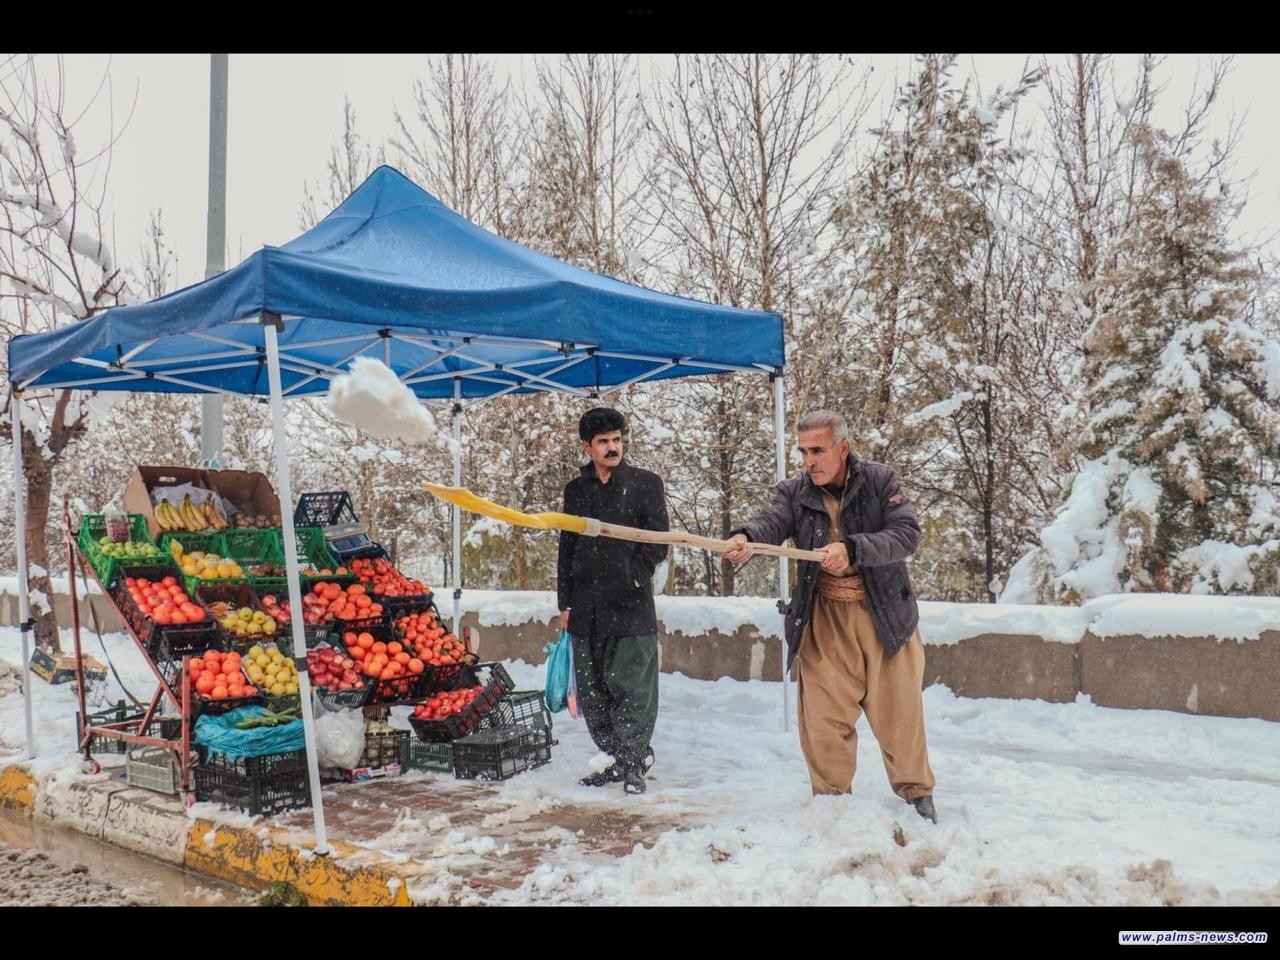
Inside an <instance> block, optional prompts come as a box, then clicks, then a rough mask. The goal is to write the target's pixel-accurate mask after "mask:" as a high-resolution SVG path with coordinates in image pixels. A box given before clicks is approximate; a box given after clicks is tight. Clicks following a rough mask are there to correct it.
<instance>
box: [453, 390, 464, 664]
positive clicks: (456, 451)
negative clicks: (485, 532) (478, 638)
mask: <svg viewBox="0 0 1280 960" xmlns="http://www.w3.org/2000/svg"><path fill="white" fill-rule="evenodd" d="M453 485H454V486H455V487H460V486H462V381H461V380H459V379H456V378H455V379H454V381H453ZM461 609H462V510H461V509H460V508H459V507H458V506H457V505H455V506H454V508H453V635H454V636H455V637H457V638H458V639H459V640H461V639H462V632H461V631H462V621H461Z"/></svg>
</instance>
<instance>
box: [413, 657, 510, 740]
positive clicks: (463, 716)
mask: <svg viewBox="0 0 1280 960" xmlns="http://www.w3.org/2000/svg"><path fill="white" fill-rule="evenodd" d="M472 669H475V670H485V671H487V679H486V681H485V686H484V690H483V691H482V692H481V693H480V695H479V696H478V697H476V698H475V699H474V700H472V701H471V703H470V704H468V705H467V707H466V709H464V710H463V711H462V712H461V713H457V714H454V715H453V716H452V717H446V718H445V719H443V720H424V719H422V718H421V717H414V716H410V717H409V725H410V726H411V727H413V732H414V733H416V734H417V735H418V739H419V740H428V741H431V742H434V743H439V742H441V741H445V740H458V739H459V738H461V737H465V736H467V735H468V734H469V733H471V732H472V731H474V730H478V729H479V727H480V723H481V721H483V720H484V718H485V717H487V716H488V715H489V713H490V712H492V710H493V709H494V707H496V706H497V705H498V701H500V700H501V699H502V698H503V697H505V696H506V695H507V694H508V693H510V692H511V691H512V690H514V689H515V686H516V685H515V683H514V682H513V681H512V679H511V675H510V674H509V673H507V671H506V669H505V668H504V667H503V666H502V664H500V663H478V664H476V665H475V667H474V668H472Z"/></svg>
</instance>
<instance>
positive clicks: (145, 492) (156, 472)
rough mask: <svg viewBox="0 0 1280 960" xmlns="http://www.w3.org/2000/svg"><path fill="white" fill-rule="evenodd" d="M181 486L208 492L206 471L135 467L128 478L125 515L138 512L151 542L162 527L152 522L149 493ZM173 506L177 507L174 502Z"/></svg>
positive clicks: (192, 468) (151, 504)
mask: <svg viewBox="0 0 1280 960" xmlns="http://www.w3.org/2000/svg"><path fill="white" fill-rule="evenodd" d="M184 483H189V484H191V485H192V486H196V487H202V488H204V489H206V490H209V489H212V488H211V487H210V485H209V471H207V470H201V469H199V468H197V467H163V466H139V467H137V468H136V469H135V470H134V471H133V476H132V477H130V478H129V485H128V486H127V487H126V488H125V491H124V508H125V510H127V511H128V512H129V513H140V514H142V515H143V516H144V517H146V518H147V533H149V534H151V538H152V539H153V540H156V541H159V539H160V536H161V534H163V533H164V530H163V528H161V526H160V524H159V523H157V522H156V515H155V504H153V503H152V502H151V491H152V490H154V489H155V488H156V487H176V486H179V485H181V484H184ZM174 506H175V507H176V506H177V504H176V503H175V504H174Z"/></svg>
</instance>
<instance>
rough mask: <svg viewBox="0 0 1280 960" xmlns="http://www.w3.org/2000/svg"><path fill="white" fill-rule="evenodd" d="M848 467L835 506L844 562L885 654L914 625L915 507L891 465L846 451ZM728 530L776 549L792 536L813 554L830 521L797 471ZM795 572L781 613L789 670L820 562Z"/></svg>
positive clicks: (815, 493)
mask: <svg viewBox="0 0 1280 960" xmlns="http://www.w3.org/2000/svg"><path fill="white" fill-rule="evenodd" d="M848 469H849V471H850V473H849V476H850V478H851V480H850V482H848V483H846V485H845V493H844V498H843V500H842V501H841V504H840V511H841V520H842V525H843V527H844V530H845V534H846V535H845V548H846V549H847V550H848V551H849V562H850V563H851V564H853V566H855V567H856V568H857V570H858V573H860V574H861V575H862V580H863V583H864V585H865V586H866V591H867V610H868V612H869V613H870V614H871V620H872V622H873V623H875V626H876V635H877V636H878V637H879V638H880V643H881V644H882V645H883V646H884V652H885V656H886V657H892V656H893V655H894V654H895V653H897V652H898V651H899V650H900V649H902V647H903V645H905V644H906V642H907V640H908V639H909V638H910V636H911V634H912V633H913V632H914V631H915V629H916V626H917V625H918V624H919V622H920V610H919V607H917V605H916V596H915V592H914V591H913V590H912V589H911V576H910V574H908V573H907V565H906V563H905V561H906V559H907V557H909V556H911V554H913V553H915V552H916V547H917V546H918V545H919V543H920V524H919V522H918V521H917V520H916V511H915V507H913V506H912V504H911V501H910V500H908V499H907V495H906V494H905V493H904V492H903V490H902V487H901V486H899V484H898V481H897V478H896V477H894V475H893V470H892V469H891V468H889V467H886V466H885V465H884V464H882V463H874V462H872V461H870V460H859V459H858V458H857V457H855V456H853V455H852V454H850V455H849V463H848ZM734 533H742V534H745V535H746V537H747V539H748V540H754V541H757V542H761V543H773V544H781V543H785V542H786V541H787V539H789V538H794V539H795V543H796V546H797V547H799V548H800V549H801V550H817V549H820V548H822V547H825V546H826V545H827V544H828V543H829V542H830V538H831V517H830V516H829V515H828V514H827V510H826V507H824V506H823V504H822V492H821V491H820V490H819V489H818V486H817V485H816V484H815V483H814V482H813V480H812V479H811V478H810V476H809V474H808V473H801V474H799V475H797V476H794V477H789V478H787V479H786V480H783V481H782V482H781V483H779V484H778V485H777V486H776V487H774V489H773V503H771V504H770V505H769V506H767V507H765V508H764V509H763V510H761V511H760V513H758V514H757V515H756V516H755V517H753V518H752V519H751V520H750V521H749V522H747V523H746V524H744V525H743V526H742V527H740V528H739V529H737V530H735V531H734ZM796 568H797V569H796V585H795V587H794V588H793V589H792V591H791V600H790V602H789V603H788V604H787V605H786V607H785V608H784V610H783V613H784V614H785V616H786V618H787V619H786V628H785V633H786V637H787V654H788V656H787V665H788V666H790V665H791V661H792V660H794V659H795V656H796V651H797V650H799V648H800V638H801V637H802V636H803V635H804V628H805V627H806V626H807V625H808V623H809V618H810V616H811V615H812V613H813V594H814V586H815V584H816V583H817V578H818V569H819V565H818V563H817V562H816V561H813V560H800V561H797V564H796ZM779 606H780V607H781V606H782V605H781V604H779Z"/></svg>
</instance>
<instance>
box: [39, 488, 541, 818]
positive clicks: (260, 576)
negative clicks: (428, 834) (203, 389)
mask: <svg viewBox="0 0 1280 960" xmlns="http://www.w3.org/2000/svg"><path fill="white" fill-rule="evenodd" d="M138 478H142V482H141V484H140V489H141V491H142V494H143V495H144V497H145V499H143V498H140V497H139V495H138V494H139V485H136V484H135V485H131V487H130V493H129V495H128V496H127V498H126V499H127V501H128V502H129V503H130V504H131V505H132V506H133V507H136V508H138V509H139V510H140V511H141V512H138V513H130V514H88V515H85V516H83V517H81V518H80V520H79V522H78V524H74V525H73V523H72V519H71V516H70V512H69V510H65V511H64V513H65V516H64V522H65V526H66V533H67V542H68V560H69V563H70V564H71V565H72V569H74V564H75V563H76V561H77V560H78V562H79V565H80V568H81V570H82V572H83V573H84V575H85V576H86V577H92V579H93V580H94V581H96V582H97V584H98V586H99V589H101V591H102V593H103V595H104V596H106V597H108V598H109V599H110V600H111V602H112V604H113V605H114V606H115V608H116V611H117V613H118V614H119V617H120V621H121V623H122V624H123V625H124V629H125V632H126V633H127V634H128V635H129V636H130V637H131V638H132V639H133V641H134V643H135V644H136V645H137V647H138V649H139V651H140V652H141V653H142V654H143V655H144V656H145V657H146V659H147V663H148V665H149V666H150V668H151V670H152V673H153V674H154V675H155V677H156V679H157V681H158V684H157V688H156V691H155V694H154V695H153V697H152V699H151V702H150V704H149V705H148V707H147V708H146V709H145V710H144V712H143V713H142V715H141V716H137V717H130V718H120V717H108V718H106V719H105V720H103V721H102V722H96V723H95V722H94V718H93V717H92V715H90V714H89V713H88V712H87V711H86V710H85V705H84V703H83V694H82V695H81V701H82V702H81V709H80V714H79V715H80V716H82V717H86V718H89V719H88V720H86V721H85V723H84V724H83V726H82V727H81V728H80V733H79V744H80V748H81V749H82V750H83V751H84V754H85V758H86V760H89V761H91V760H92V751H93V749H94V742H95V740H98V741H103V742H109V743H120V744H122V745H123V747H124V750H125V752H126V753H127V754H128V773H129V779H130V782H131V783H133V782H135V764H136V765H137V766H136V773H137V782H138V783H140V785H143V786H150V787H151V788H152V789H160V790H166V791H168V792H177V791H181V792H183V793H184V794H187V795H189V796H193V797H194V798H195V799H201V800H204V799H208V800H217V801H220V802H227V803H232V804H238V805H240V806H241V807H242V808H244V809H247V810H249V811H250V812H253V813H270V812H278V811H280V810H285V809H289V808H290V807H294V806H304V805H306V804H307V803H308V802H309V800H310V790H309V788H308V784H307V782H306V760H305V756H304V755H303V754H304V751H303V750H301V749H298V750H292V751H280V752H277V753H273V754H270V755H265V758H264V756H249V757H246V758H243V759H242V760H239V761H238V762H236V758H234V757H233V758H230V760H229V758H228V757H227V756H225V755H222V754H221V753H219V752H217V751H214V750H209V749H206V748H205V747H204V746H200V745H198V744H197V741H198V739H199V733H198V731H199V729H200V726H199V724H200V719H201V718H202V717H218V718H223V717H225V718H227V719H228V720H234V723H233V724H232V726H233V727H234V730H230V729H221V730H220V731H219V735H220V736H221V737H223V738H226V737H234V736H237V733H236V732H235V731H237V730H257V729H259V728H262V727H282V726H284V725H287V724H289V723H290V722H293V721H296V720H297V715H298V711H299V707H300V702H299V692H300V684H299V676H298V670H299V669H305V670H306V672H307V675H308V678H309V680H310V683H311V688H312V690H313V693H314V696H315V697H316V699H317V700H318V701H320V703H321V704H323V705H324V707H325V709H326V710H361V711H363V714H364V716H365V717H366V733H365V737H366V747H365V751H364V754H363V755H362V756H361V759H360V762H359V763H357V764H356V765H354V766H353V767H351V768H347V769H329V770H326V771H325V774H326V777H327V778H328V779H337V780H361V779H377V778H381V777H383V776H390V775H395V774H397V773H400V772H401V771H402V770H404V769H408V768H418V769H426V770H453V772H454V773H455V775H456V776H459V777H464V776H465V777H484V778H504V777H506V776H511V775H514V774H515V773H518V772H520V771H521V770H524V769H528V768H530V767H532V766H537V765H539V764H541V763H545V762H547V761H548V760H549V759H550V747H551V744H552V740H551V718H550V713H549V712H547V711H546V709H545V705H543V704H542V696H541V693H540V692H529V693H518V694H517V693H515V692H514V691H513V687H514V684H513V683H512V681H511V678H510V676H509V675H508V674H507V673H506V671H505V670H504V669H503V668H502V667H501V665H499V664H481V663H479V662H478V658H477V657H476V655H475V654H474V653H473V652H472V651H469V650H468V649H467V648H466V646H465V645H464V644H463V643H462V641H460V640H459V639H458V638H457V637H456V636H455V635H454V634H453V633H452V632H449V631H448V630H446V629H445V626H444V624H443V623H442V622H441V620H440V616H439V613H438V611H437V609H436V606H435V603H434V598H433V594H432V591H431V590H430V589H429V588H428V587H427V586H426V585H425V584H424V583H422V582H421V581H419V580H415V579H412V578H410V577H408V576H406V575H404V574H403V573H402V572H401V571H399V570H398V569H397V568H396V567H395V565H394V564H393V563H392V562H391V561H390V559H389V558H388V556H387V554H386V552H385V551H384V550H383V549H382V547H381V546H380V545H378V544H376V543H373V542H370V541H368V540H367V538H365V542H364V543H363V544H360V543H358V542H357V543H356V545H354V546H353V545H352V536H353V530H354V529H356V528H360V529H363V525H362V524H359V521H358V518H357V517H356V516H355V512H354V508H352V506H351V501H350V497H349V496H347V495H346V494H345V493H342V494H341V497H340V498H336V499H335V497H334V495H333V494H317V495H314V496H315V497H317V498H320V499H321V503H320V504H317V503H316V502H315V501H314V500H312V496H313V495H310V494H304V495H303V496H302V498H301V500H300V503H299V505H298V508H297V510H296V511H295V521H297V522H296V523H295V528H294V536H295V539H296V543H295V546H296V549H297V552H298V557H299V563H300V567H301V570H300V574H301V576H300V583H299V585H298V587H299V591H298V592H299V594H300V596H301V598H302V599H301V608H300V617H301V619H302V621H303V628H304V634H303V635H304V637H305V645H306V648H307V649H306V650H304V651H295V650H294V649H293V644H292V639H291V636H290V633H291V629H290V628H291V623H292V620H293V619H294V617H295V616H296V615H297V614H296V613H295V611H294V610H293V609H292V607H291V604H290V601H289V600H288V599H285V598H284V597H285V595H286V594H287V593H288V584H287V580H286V578H285V576H284V567H283V560H284V552H285V551H284V547H283V541H282V537H283V536H284V533H283V530H282V529H281V528H280V527H276V526H261V527H244V526H237V525H236V524H235V523H234V522H233V521H232V520H231V519H230V517H236V518H240V517H248V518H250V519H252V520H253V521H255V522H262V521H265V522H267V523H270V521H271V520H272V519H279V515H278V514H272V513H270V512H259V513H253V512H250V510H252V509H253V508H254V507H255V506H256V507H260V508H261V507H262V505H261V504H254V505H251V506H250V507H249V508H248V509H246V507H245V505H244V504H238V503H235V502H234V501H232V500H230V499H229V498H228V499H227V500H224V499H223V498H222V497H220V496H219V495H218V494H217V493H216V480H217V477H216V472H215V471H192V470H180V469H178V468H172V467H163V468H161V467H139V469H138V474H137V477H135V480H137V479H138ZM179 482H181V483H182V484H183V486H182V487H178V488H177V489H178V490H179V492H181V491H182V490H186V489H187V488H188V487H190V485H191V484H192V483H193V482H196V483H200V484H202V485H203V486H202V487H201V488H200V489H204V490H207V491H209V493H208V495H207V496H205V497H200V495H199V494H197V495H196V497H195V498H193V497H192V496H191V495H190V493H183V494H182V496H181V499H179V498H178V497H177V496H175V495H173V494H172V491H173V490H174V489H175V487H174V485H175V484H178V483H179ZM165 484H168V486H166V485H165ZM249 486H251V487H252V488H253V489H255V490H257V491H258V493H259V494H260V495H261V496H263V497H265V498H266V499H267V501H268V502H267V503H266V506H265V509H268V510H269V509H270V507H271V506H276V507H277V508H278V501H274V493H273V492H272V491H271V490H270V484H269V483H267V481H266V478H265V477H263V476H262V475H260V474H258V475H254V476H253V477H251V478H249ZM196 499H199V500H200V506H199V507H197V506H196ZM318 506H319V507H320V508H321V509H322V514H321V515H319V516H316V511H317V507H318ZM323 511H327V512H323ZM309 517H312V518H313V519H318V520H321V521H324V522H323V524H322V525H319V526H306V525H303V524H305V523H306V522H307V520H308V518H309ZM331 520H335V521H336V520H341V521H342V522H341V523H336V522H335V523H330V522H328V521H331ZM152 531H155V532H156V533H158V534H159V538H158V540H153V539H152V536H151V532H152ZM331 542H338V543H339V544H342V545H343V548H344V556H345V560H339V559H338V557H336V556H335V555H334V553H333V551H332V550H330V548H329V544H330V543H331ZM72 604H73V608H74V605H75V585H74V578H72ZM73 633H74V638H75V644H76V649H77V651H78V650H79V649H80V633H79V623H78V620H76V621H75V622H73ZM535 701H536V702H535ZM166 702H167V704H168V706H169V707H170V708H171V711H170V712H172V713H176V716H175V717H164V716H161V712H162V707H164V706H165V705H166ZM403 705H408V706H409V707H411V708H412V715H411V716H410V718H409V722H410V724H411V727H412V736H411V735H410V731H407V730H393V729H392V728H391V727H390V726H389V725H388V724H387V722H386V721H387V714H388V710H389V708H390V707H392V706H403ZM219 723H220V724H221V725H222V726H223V727H226V723H224V722H222V721H219ZM508 728H512V729H508ZM517 728H518V729H517ZM245 736H249V735H248V734H246V735H245ZM464 741H465V742H464ZM455 747H457V760H458V762H457V763H454V762H453V757H454V749H455ZM113 749H114V748H113ZM166 751H167V753H166ZM169 755H171V756H172V761H170V760H169V759H168V757H169ZM157 771H160V773H157ZM170 771H172V772H171V773H170ZM237 778H238V779H237ZM233 781H234V782H233ZM155 784H159V785H158V786H157V785H155ZM236 785H238V787H239V789H238V790H237V789H231V788H230V787H231V786H236Z"/></svg>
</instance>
